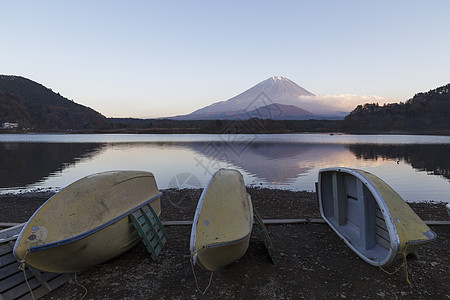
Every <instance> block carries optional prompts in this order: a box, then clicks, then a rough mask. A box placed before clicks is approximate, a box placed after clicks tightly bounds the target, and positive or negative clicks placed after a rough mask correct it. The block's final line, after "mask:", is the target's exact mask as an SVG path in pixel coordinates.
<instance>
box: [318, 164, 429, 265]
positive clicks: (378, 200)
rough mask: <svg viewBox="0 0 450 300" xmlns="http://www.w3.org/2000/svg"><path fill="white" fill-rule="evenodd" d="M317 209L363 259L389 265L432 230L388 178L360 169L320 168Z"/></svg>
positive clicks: (425, 241) (426, 239)
mask: <svg viewBox="0 0 450 300" xmlns="http://www.w3.org/2000/svg"><path fill="white" fill-rule="evenodd" d="M317 192H318V198H319V205H320V213H321V215H322V217H323V219H325V221H326V222H327V223H328V224H329V225H330V227H331V228H332V229H333V230H334V231H335V232H336V233H337V234H338V236H339V237H341V238H342V239H343V240H344V242H345V243H346V244H347V245H348V246H349V247H350V248H351V249H352V250H353V251H354V252H355V253H356V254H357V255H358V256H359V257H361V258H362V259H363V260H364V261H366V262H368V263H370V264H372V265H375V266H387V265H389V264H391V263H392V262H394V261H395V260H396V259H397V258H399V257H401V256H403V255H407V254H409V253H411V252H413V251H415V250H417V249H418V248H419V247H420V246H422V245H423V244H425V243H428V242H430V241H432V240H433V239H435V238H436V234H435V233H434V232H433V231H432V230H431V229H430V228H429V227H428V226H427V225H426V224H425V223H424V222H423V221H422V220H421V219H420V218H419V216H417V215H416V213H415V212H414V211H413V210H412V209H411V208H410V207H409V205H408V204H407V203H406V202H405V201H404V200H403V199H402V198H401V197H400V195H399V194H397V193H396V192H395V191H394V190H393V189H392V188H391V187H390V186H389V185H388V184H387V183H386V182H384V181H383V180H381V179H380V178H378V177H377V176H375V175H373V174H371V173H369V172H365V171H362V170H356V169H349V168H340V167H335V168H328V169H322V170H320V171H319V182H318V191H317Z"/></svg>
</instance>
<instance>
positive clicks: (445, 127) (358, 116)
mask: <svg viewBox="0 0 450 300" xmlns="http://www.w3.org/2000/svg"><path fill="white" fill-rule="evenodd" d="M342 129H343V130H344V131H347V132H392V131H402V132H405V131H406V132H415V133H420V132H423V133H433V132H440V133H444V132H447V133H448V132H450V84H447V85H445V86H442V87H439V88H437V89H434V90H431V91H429V92H426V93H418V94H416V95H415V96H414V97H413V98H412V99H409V100H408V101H406V102H405V103H402V102H401V103H393V104H387V105H383V106H380V105H378V104H375V103H372V104H364V105H358V106H357V107H356V108H355V109H354V110H353V111H352V112H351V113H350V114H349V115H348V116H347V117H345V119H344V121H343V123H342Z"/></svg>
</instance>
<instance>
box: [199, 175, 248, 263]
mask: <svg viewBox="0 0 450 300" xmlns="http://www.w3.org/2000/svg"><path fill="white" fill-rule="evenodd" d="M252 227H253V207H252V202H251V198H250V195H248V194H247V192H246V190H245V184H244V179H243V177H242V174H241V173H240V172H239V171H237V170H230V169H220V170H218V171H217V172H216V173H215V174H214V175H213V177H212V179H211V181H210V182H209V184H208V186H207V187H206V188H205V189H204V190H203V193H202V195H201V197H200V200H199V202H198V205H197V209H196V211H195V216H194V222H193V225H192V231H191V240H190V251H191V259H192V260H193V263H194V264H196V263H197V264H199V265H200V266H202V267H203V268H205V269H207V270H210V271H217V270H220V269H221V268H223V267H224V266H226V265H228V264H230V263H232V262H234V261H236V260H238V259H239V258H241V257H242V256H243V255H244V254H245V252H246V251H247V248H248V245H249V240H250V235H251V232H252Z"/></svg>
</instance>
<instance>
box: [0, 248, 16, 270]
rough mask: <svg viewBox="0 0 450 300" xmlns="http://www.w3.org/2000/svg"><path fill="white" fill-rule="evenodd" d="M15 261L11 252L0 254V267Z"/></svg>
mask: <svg viewBox="0 0 450 300" xmlns="http://www.w3.org/2000/svg"><path fill="white" fill-rule="evenodd" d="M16 261H17V259H16V258H15V257H14V255H13V254H12V252H10V253H8V254H7V255H3V256H0V268H1V267H3V266H6V265H9V264H11V263H13V262H16Z"/></svg>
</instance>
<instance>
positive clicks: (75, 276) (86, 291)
mask: <svg viewBox="0 0 450 300" xmlns="http://www.w3.org/2000/svg"><path fill="white" fill-rule="evenodd" d="M74 279H75V283H76V284H77V285H78V286H80V287H82V288H83V289H84V291H85V292H84V295H83V297H81V299H80V300H83V298H84V297H86V295H87V293H88V290H87V288H85V287H84V286H82V285H81V284H79V283H78V281H77V273H76V272H75V275H74Z"/></svg>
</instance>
